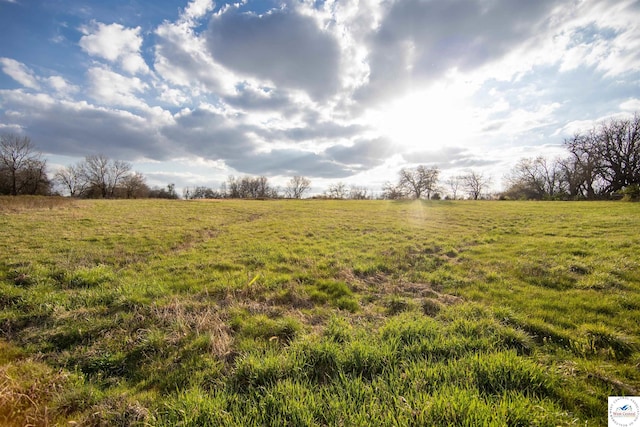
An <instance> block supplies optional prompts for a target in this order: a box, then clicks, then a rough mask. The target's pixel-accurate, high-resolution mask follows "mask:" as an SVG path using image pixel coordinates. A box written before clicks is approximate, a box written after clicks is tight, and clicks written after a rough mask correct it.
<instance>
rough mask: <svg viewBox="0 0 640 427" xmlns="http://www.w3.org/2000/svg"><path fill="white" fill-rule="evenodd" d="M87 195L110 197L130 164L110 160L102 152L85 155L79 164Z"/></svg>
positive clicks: (128, 169)
mask: <svg viewBox="0 0 640 427" xmlns="http://www.w3.org/2000/svg"><path fill="white" fill-rule="evenodd" d="M81 165H82V166H81V167H82V173H83V176H84V179H85V180H86V186H87V190H88V193H87V194H88V196H89V197H98V198H103V199H106V198H112V197H115V192H116V189H117V188H118V186H119V185H120V184H121V183H122V180H123V179H124V178H125V177H126V176H127V175H128V174H129V172H130V171H131V164H130V163H127V162H124V161H121V160H111V159H109V158H108V157H106V156H105V155H103V154H98V155H90V156H87V157H86V158H85V160H84V162H83V163H82V164H81Z"/></svg>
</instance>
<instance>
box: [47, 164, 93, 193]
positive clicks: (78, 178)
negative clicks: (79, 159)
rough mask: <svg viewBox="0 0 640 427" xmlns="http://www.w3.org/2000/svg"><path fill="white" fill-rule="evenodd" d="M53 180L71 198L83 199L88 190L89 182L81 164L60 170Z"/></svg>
mask: <svg viewBox="0 0 640 427" xmlns="http://www.w3.org/2000/svg"><path fill="white" fill-rule="evenodd" d="M53 179H54V181H55V182H56V184H57V185H58V186H59V187H62V188H63V191H64V192H65V193H68V194H69V195H70V196H71V197H82V196H83V195H84V193H85V192H86V190H87V185H88V182H87V180H86V178H85V176H84V170H83V168H82V164H80V163H79V164H75V165H70V166H65V167H62V168H60V169H58V170H57V171H56V173H55V174H54V178H53Z"/></svg>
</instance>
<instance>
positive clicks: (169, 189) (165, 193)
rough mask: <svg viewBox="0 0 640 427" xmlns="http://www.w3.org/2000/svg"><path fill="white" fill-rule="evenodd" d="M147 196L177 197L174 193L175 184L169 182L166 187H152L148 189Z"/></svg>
mask: <svg viewBox="0 0 640 427" xmlns="http://www.w3.org/2000/svg"><path fill="white" fill-rule="evenodd" d="M149 198H152V199H179V198H180V197H179V196H178V193H176V185H175V184H173V183H171V184H168V185H167V186H166V187H164V188H163V187H153V188H151V189H150V190H149Z"/></svg>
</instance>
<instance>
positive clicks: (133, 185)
mask: <svg viewBox="0 0 640 427" xmlns="http://www.w3.org/2000/svg"><path fill="white" fill-rule="evenodd" d="M121 183H122V189H123V192H124V197H125V198H127V199H139V198H144V197H148V196H149V186H148V185H147V183H146V180H145V177H144V176H143V175H142V174H141V173H140V172H134V173H132V174H129V175H127V176H125V177H124V178H123V179H122V182H121Z"/></svg>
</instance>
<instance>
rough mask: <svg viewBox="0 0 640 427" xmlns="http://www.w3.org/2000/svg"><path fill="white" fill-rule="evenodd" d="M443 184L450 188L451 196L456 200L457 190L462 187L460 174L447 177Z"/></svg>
mask: <svg viewBox="0 0 640 427" xmlns="http://www.w3.org/2000/svg"><path fill="white" fill-rule="evenodd" d="M445 184H446V185H447V187H448V188H449V190H451V198H452V199H453V200H456V199H457V198H458V192H459V191H460V189H461V188H462V176H460V175H456V176H452V177H449V178H447V180H446V181H445Z"/></svg>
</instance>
